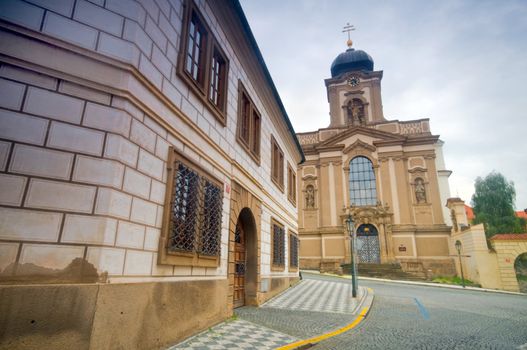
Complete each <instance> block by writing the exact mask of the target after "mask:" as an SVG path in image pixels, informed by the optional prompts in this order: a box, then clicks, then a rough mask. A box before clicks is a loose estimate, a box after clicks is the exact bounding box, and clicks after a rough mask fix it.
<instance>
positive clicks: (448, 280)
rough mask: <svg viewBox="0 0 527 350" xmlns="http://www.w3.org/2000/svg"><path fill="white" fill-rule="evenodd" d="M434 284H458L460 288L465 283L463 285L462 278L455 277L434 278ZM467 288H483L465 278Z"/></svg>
mask: <svg viewBox="0 0 527 350" xmlns="http://www.w3.org/2000/svg"><path fill="white" fill-rule="evenodd" d="M432 282H434V283H440V284H457V285H459V286H461V285H463V283H461V282H462V281H461V277H458V276H454V277H443V276H438V277H436V278H434V279H433V280H432ZM465 286H470V287H481V285H480V284H478V283H475V282H472V281H471V280H467V279H466V278H465Z"/></svg>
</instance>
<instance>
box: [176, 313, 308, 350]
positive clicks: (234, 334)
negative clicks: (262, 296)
mask: <svg viewBox="0 0 527 350" xmlns="http://www.w3.org/2000/svg"><path fill="white" fill-rule="evenodd" d="M297 340H298V339H297V338H295V337H292V336H290V335H287V334H283V333H280V332H277V331H273V330H271V329H268V328H266V327H262V326H260V325H256V324H254V323H252V322H249V321H245V320H234V321H228V322H224V323H222V324H220V325H218V326H216V327H213V328H211V329H210V330H208V331H206V332H204V333H201V334H198V335H197V336H195V337H192V338H190V339H189V340H187V341H186V342H184V343H181V344H179V345H176V346H174V347H171V348H170V349H169V350H175V349H186V350H198V349H199V350H208V349H274V348H277V347H279V346H282V345H286V344H289V343H292V342H294V341H297Z"/></svg>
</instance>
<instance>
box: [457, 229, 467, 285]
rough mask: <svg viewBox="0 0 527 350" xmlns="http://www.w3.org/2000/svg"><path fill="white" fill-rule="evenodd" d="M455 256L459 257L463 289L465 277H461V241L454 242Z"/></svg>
mask: <svg viewBox="0 0 527 350" xmlns="http://www.w3.org/2000/svg"><path fill="white" fill-rule="evenodd" d="M456 250H457V256H458V257H459V268H460V269H461V284H462V285H463V288H465V276H463V264H462V263H461V241H460V240H459V239H458V240H457V241H456Z"/></svg>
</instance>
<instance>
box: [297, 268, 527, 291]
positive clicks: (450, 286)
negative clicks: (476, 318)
mask: <svg viewBox="0 0 527 350" xmlns="http://www.w3.org/2000/svg"><path fill="white" fill-rule="evenodd" d="M302 271H303V272H304V273H311V274H316V275H322V276H331V277H337V278H343V279H349V275H347V277H344V276H340V275H334V274H330V273H320V272H319V271H314V270H302ZM359 280H364V281H376V282H388V283H398V284H410V285H414V286H424V287H438V288H450V289H461V290H463V289H465V290H472V291H476V292H487V293H501V294H511V295H521V296H526V295H527V294H525V293H519V292H510V291H507V290H499V289H488V288H477V287H465V288H463V287H462V286H457V285H452V284H441V283H429V282H417V281H404V280H390V279H387V278H376V277H361V276H359Z"/></svg>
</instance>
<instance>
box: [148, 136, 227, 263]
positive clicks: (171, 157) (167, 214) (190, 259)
mask: <svg viewBox="0 0 527 350" xmlns="http://www.w3.org/2000/svg"><path fill="white" fill-rule="evenodd" d="M176 162H181V163H182V164H184V165H185V166H186V167H188V168H189V169H191V170H192V171H194V172H196V173H197V174H198V175H199V176H200V178H204V179H206V180H207V181H208V182H210V183H211V184H213V185H215V186H217V187H218V188H220V189H221V203H222V206H221V207H223V200H224V186H223V182H222V181H220V180H218V179H217V178H216V177H214V176H213V175H211V174H210V173H209V172H207V171H206V170H204V169H203V168H202V167H201V166H199V165H198V164H197V163H196V162H194V161H192V160H190V159H188V158H187V157H186V156H184V155H183V154H181V153H180V152H179V151H177V150H176V149H175V148H174V147H173V146H169V152H168V160H167V165H166V167H167V183H166V188H167V190H166V191H165V202H164V208H163V221H162V227H161V235H160V237H159V248H158V264H160V265H176V266H196V267H218V266H219V264H220V259H221V236H222V232H221V231H222V222H221V221H220V225H219V230H220V232H219V234H218V245H219V248H218V252H217V255H214V256H211V255H206V254H201V253H200V252H199V243H200V239H201V237H202V232H199V229H198V228H196V233H195V236H194V241H195V249H194V251H192V252H182V251H173V250H171V249H170V246H169V241H170V232H171V228H172V220H171V217H172V206H173V199H174V198H173V192H174V190H175V188H174V186H175V184H174V176H175V174H176V169H175V167H176V166H175V165H176ZM200 192H202V196H201V197H200V198H199V199H198V200H199V201H200V202H203V201H204V198H203V197H204V196H205V191H200ZM200 209H201V210H199V212H198V214H197V215H198V218H197V219H196V220H197V221H201V220H202V217H203V215H204V210H203V207H202V208H200ZM222 210H223V209H221V212H220V220H222V218H223V211H222Z"/></svg>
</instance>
